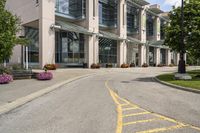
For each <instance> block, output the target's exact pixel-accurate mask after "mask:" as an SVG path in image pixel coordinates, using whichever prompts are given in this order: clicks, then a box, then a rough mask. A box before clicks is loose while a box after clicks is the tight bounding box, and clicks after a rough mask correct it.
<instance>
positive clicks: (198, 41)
mask: <svg viewBox="0 0 200 133" xmlns="http://www.w3.org/2000/svg"><path fill="white" fill-rule="evenodd" d="M169 18H170V24H169V25H168V26H166V27H165V34H166V38H165V45H167V46H169V47H170V48H172V49H173V50H175V51H178V52H180V46H179V45H180V36H181V30H182V29H181V26H180V25H181V24H180V23H181V8H180V7H178V8H175V7H173V10H172V11H171V12H170V13H169ZM183 31H184V43H185V50H186V52H188V53H189V55H191V56H193V57H195V58H196V59H199V58H200V0H187V1H185V2H184V29H183Z"/></svg>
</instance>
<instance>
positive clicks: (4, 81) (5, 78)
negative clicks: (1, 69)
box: [0, 74, 13, 84]
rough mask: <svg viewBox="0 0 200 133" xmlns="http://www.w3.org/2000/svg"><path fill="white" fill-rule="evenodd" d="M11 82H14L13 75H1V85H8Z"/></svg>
mask: <svg viewBox="0 0 200 133" xmlns="http://www.w3.org/2000/svg"><path fill="white" fill-rule="evenodd" d="M11 81H13V77H12V76H11V75H8V74H1V75H0V84H8V83H9V82H11Z"/></svg>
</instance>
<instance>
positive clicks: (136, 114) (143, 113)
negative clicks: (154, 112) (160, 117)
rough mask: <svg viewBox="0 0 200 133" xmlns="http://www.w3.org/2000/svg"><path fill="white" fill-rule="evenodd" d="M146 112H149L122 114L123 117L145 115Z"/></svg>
mask: <svg viewBox="0 0 200 133" xmlns="http://www.w3.org/2000/svg"><path fill="white" fill-rule="evenodd" d="M146 114H151V112H141V113H134V114H128V115H123V117H130V116H138V115H146Z"/></svg>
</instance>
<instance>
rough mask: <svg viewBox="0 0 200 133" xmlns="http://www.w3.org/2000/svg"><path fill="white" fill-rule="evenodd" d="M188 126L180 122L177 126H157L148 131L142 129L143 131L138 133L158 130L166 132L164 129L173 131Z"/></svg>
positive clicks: (153, 132)
mask: <svg viewBox="0 0 200 133" xmlns="http://www.w3.org/2000/svg"><path fill="white" fill-rule="evenodd" d="M186 126H187V125H184V124H179V125H176V126H171V127H164V128H156V129H152V130H146V131H141V132H136V133H157V132H164V131H171V130H176V129H181V128H184V127H186Z"/></svg>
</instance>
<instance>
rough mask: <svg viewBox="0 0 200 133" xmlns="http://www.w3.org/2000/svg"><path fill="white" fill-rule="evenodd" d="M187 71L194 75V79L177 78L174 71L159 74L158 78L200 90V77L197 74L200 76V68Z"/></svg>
mask: <svg viewBox="0 0 200 133" xmlns="http://www.w3.org/2000/svg"><path fill="white" fill-rule="evenodd" d="M187 73H189V74H190V75H191V76H192V80H187V81H185V80H175V79H174V74H173V73H171V74H163V75H159V76H157V78H158V79H160V80H162V81H165V82H169V83H171V84H175V85H179V86H184V87H189V88H194V89H198V90H200V77H196V76H197V75H199V76H200V70H194V71H188V72H187Z"/></svg>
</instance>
